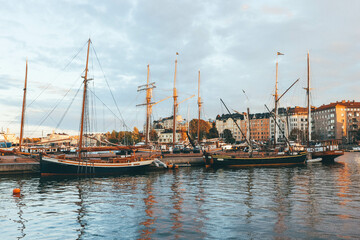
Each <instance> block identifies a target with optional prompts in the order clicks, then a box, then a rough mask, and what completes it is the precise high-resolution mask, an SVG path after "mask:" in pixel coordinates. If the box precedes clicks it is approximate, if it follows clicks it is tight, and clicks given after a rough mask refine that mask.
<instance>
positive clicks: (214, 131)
mask: <svg viewBox="0 0 360 240" xmlns="http://www.w3.org/2000/svg"><path fill="white" fill-rule="evenodd" d="M218 137H219V132H218V130H217V128H216V123H215V122H213V123H212V127H211V128H210V130H209V133H208V134H207V138H208V139H210V138H218Z"/></svg>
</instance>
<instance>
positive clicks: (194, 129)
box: [189, 119, 211, 141]
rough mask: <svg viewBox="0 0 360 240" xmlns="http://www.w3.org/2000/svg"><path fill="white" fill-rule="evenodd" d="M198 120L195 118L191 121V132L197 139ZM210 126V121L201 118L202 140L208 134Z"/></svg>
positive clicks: (193, 137)
mask: <svg viewBox="0 0 360 240" xmlns="http://www.w3.org/2000/svg"><path fill="white" fill-rule="evenodd" d="M198 121H199V120H198V119H193V120H191V121H190V123H189V132H190V136H191V138H192V139H197V131H198ZM210 128H211V127H210V124H209V122H207V121H204V120H202V119H200V141H201V140H202V139H203V138H204V137H206V136H207V134H208V133H209V130H210Z"/></svg>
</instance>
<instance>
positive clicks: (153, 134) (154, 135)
mask: <svg viewBox="0 0 360 240" xmlns="http://www.w3.org/2000/svg"><path fill="white" fill-rule="evenodd" d="M149 138H150V141H152V142H157V140H158V139H159V136H158V134H157V132H156V131H155V130H154V129H152V130H151V131H150V133H149Z"/></svg>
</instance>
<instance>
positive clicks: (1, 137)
mask: <svg viewBox="0 0 360 240" xmlns="http://www.w3.org/2000/svg"><path fill="white" fill-rule="evenodd" d="M0 141H1V142H9V143H11V144H12V145H18V144H19V137H17V136H16V135H15V133H10V130H9V128H7V129H6V132H4V131H2V132H0Z"/></svg>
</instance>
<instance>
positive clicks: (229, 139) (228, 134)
mask: <svg viewBox="0 0 360 240" xmlns="http://www.w3.org/2000/svg"><path fill="white" fill-rule="evenodd" d="M223 138H224V140H225V142H226V143H234V142H235V139H234V137H233V135H232V133H231V131H230V130H229V129H225V130H224V131H223Z"/></svg>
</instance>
